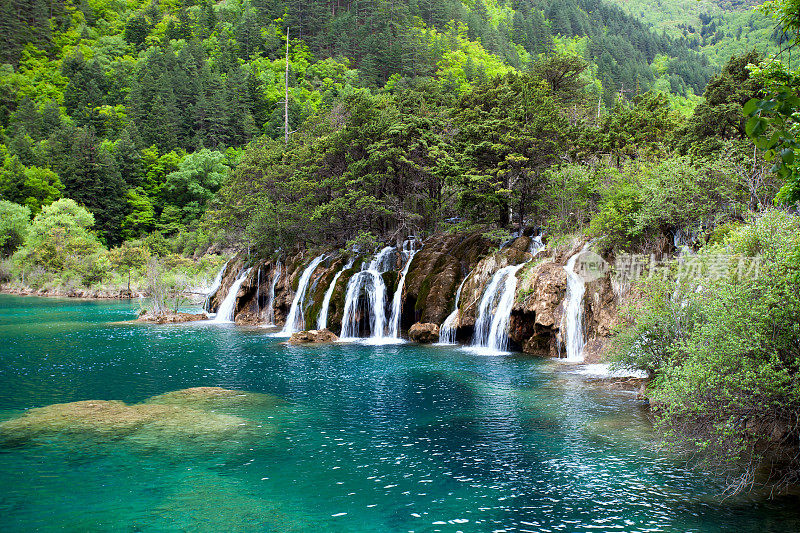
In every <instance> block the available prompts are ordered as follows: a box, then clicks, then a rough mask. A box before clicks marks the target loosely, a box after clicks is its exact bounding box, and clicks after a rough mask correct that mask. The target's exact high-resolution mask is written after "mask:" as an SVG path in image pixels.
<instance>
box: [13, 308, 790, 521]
mask: <svg viewBox="0 0 800 533" xmlns="http://www.w3.org/2000/svg"><path fill="white" fill-rule="evenodd" d="M137 311H138V304H137V303H136V302H96V301H76V300H59V299H43V298H25V297H13V296H6V295H0V354H2V355H0V421H5V420H9V419H13V418H16V417H18V416H20V415H22V414H23V413H24V412H25V410H27V409H30V408H35V407H43V406H47V405H50V404H59V403H66V402H76V401H81V400H119V401H122V402H125V403H126V404H129V405H134V404H140V403H141V402H145V401H147V400H148V399H149V398H152V397H153V396H156V395H161V394H164V393H169V392H171V391H177V390H180V389H186V388H189V387H200V386H204V387H210V386H214V387H223V388H226V389H235V390H241V391H249V392H253V393H261V394H263V395H269V396H261V395H256V396H253V398H259V399H258V400H253V401H249V402H248V401H243V402H241V404H239V403H236V402H232V403H230V404H227V405H225V406H224V407H221V408H208V407H206V409H207V411H198V410H196V409H192V410H186V411H179V409H183V407H180V408H175V409H176V410H175V411H174V412H175V413H177V414H178V415H179V416H180V417H182V418H178V419H177V420H185V421H186V422H185V424H188V426H187V427H184V428H176V427H172V426H170V427H164V426H158V427H157V429H156V430H153V429H152V428H151V430H142V431H138V432H136V433H124V432H118V431H117V430H116V429H114V428H112V429H110V430H109V431H108V433H107V434H104V435H102V436H98V435H97V434H91V435H90V434H86V433H82V432H81V431H78V430H75V431H62V432H60V433H53V432H51V433H46V432H45V433H42V434H41V435H39V436H38V437H37V438H35V439H28V440H24V439H23V440H11V441H9V440H5V441H4V446H3V447H0V524H2V531H4V532H8V531H131V532H133V531H341V532H351V531H352V532H357V531H365V532H395V531H398V532H400V531H426V532H427V531H448V532H450V531H452V532H455V531H464V532H467V531H481V532H484V531H485V532H491V531H498V532H499V531H508V532H512V531H513V532H518V531H564V532H572V531H592V532H599V531H699V532H714V531H741V532H744V531H782V532H783V531H800V503H798V500H796V499H789V498H784V499H776V500H767V499H764V498H761V497H758V496H753V495H751V496H743V497H737V498H729V499H724V498H721V497H720V491H721V487H722V484H721V482H720V480H716V479H714V478H713V477H712V476H710V475H709V474H707V473H703V472H702V471H699V470H697V469H694V468H692V467H691V466H689V465H687V463H686V461H685V460H684V459H681V458H679V457H674V456H671V455H669V454H667V453H665V452H659V451H658V449H657V440H656V437H655V435H654V433H653V431H652V429H651V427H650V424H649V422H648V418H647V412H646V410H645V409H644V408H643V406H642V405H641V402H639V401H637V400H636V398H635V396H634V395H632V394H630V393H626V392H615V391H607V390H603V389H600V388H597V387H593V386H589V385H587V384H586V383H584V381H583V379H582V378H580V377H579V376H575V375H571V374H568V373H564V372H563V371H558V368H557V367H556V366H555V365H553V364H552V363H551V362H547V361H540V360H535V359H531V358H528V357H523V356H521V355H510V356H503V357H485V356H478V355H474V354H471V353H467V352H465V351H462V350H460V349H458V348H456V347H435V346H434V347H421V346H417V345H414V344H403V345H391V346H362V345H353V344H335V345H330V346H318V347H290V346H287V345H284V344H282V342H283V341H285V339H276V338H272V337H270V336H269V334H268V333H269V332H268V331H267V330H264V329H259V328H240V327H236V326H233V325H218V324H208V323H196V324H188V325H177V326H175V325H170V326H144V325H133V324H116V323H115V322H119V321H126V320H130V319H132V318H134V316H135V314H136V312H137ZM152 401H157V400H151V402H152ZM170 412H172V411H170ZM223 415H224V416H225V417H226V418H224V420H228V421H230V420H239V419H241V420H242V423H241V424H240V425H241V426H242V428H243V429H242V431H239V430H238V429H239V428H233V429H231V431H234V433H233V434H232V435H233V436H231V435H229V434H227V433H224V431H221V430H220V432H215V430H214V431H212V429H213V428H212V425H213V424H217V423H219V424H222V422H220V420H223V419H221V418H214V417H221V416H223ZM176 416H177V415H176ZM236 417H238V418H236ZM59 423H61V424H67V425H69V420H61V421H59ZM214 427H216V426H214ZM187 428H188V429H187ZM192 428H194V429H193V430H192V431H190V430H189V429H192ZM204 428H207V429H208V431H204ZM217 429H219V428H217ZM227 429H229V428H227ZM227 429H226V430H227ZM148 431H149V432H148ZM172 435H174V437H173V436H172Z"/></svg>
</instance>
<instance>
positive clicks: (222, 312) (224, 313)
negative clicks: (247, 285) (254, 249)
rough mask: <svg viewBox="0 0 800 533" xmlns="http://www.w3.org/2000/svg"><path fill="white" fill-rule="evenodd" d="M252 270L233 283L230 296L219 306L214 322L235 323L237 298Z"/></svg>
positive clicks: (246, 271)
mask: <svg viewBox="0 0 800 533" xmlns="http://www.w3.org/2000/svg"><path fill="white" fill-rule="evenodd" d="M251 270H252V269H251V268H248V269H247V270H245V271H244V272H242V273H241V274H240V275H239V277H238V278H236V281H234V282H233V285H231V288H230V290H229V291H228V294H226V295H225V299H224V300H222V303H221V304H219V309H218V310H217V316H215V317H214V322H216V323H218V324H225V323H229V322H233V319H234V314H235V313H236V297H237V295H238V294H239V288H240V287H241V286H242V283H244V280H245V279H247V275H248V274H250V271H251Z"/></svg>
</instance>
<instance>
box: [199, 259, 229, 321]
mask: <svg viewBox="0 0 800 533" xmlns="http://www.w3.org/2000/svg"><path fill="white" fill-rule="evenodd" d="M228 263H230V261H226V262H225V264H224V265H222V268H221V269H219V272H217V277H215V278H214V281H212V282H211V288H210V289H209V290H208V293H206V300H205V302H203V310H205V311H209V310H210V309H209V307H210V306H211V298H213V297H214V295H215V294H217V291H218V290H219V288H220V287H221V286H222V276H223V275H224V274H225V269H226V268H228Z"/></svg>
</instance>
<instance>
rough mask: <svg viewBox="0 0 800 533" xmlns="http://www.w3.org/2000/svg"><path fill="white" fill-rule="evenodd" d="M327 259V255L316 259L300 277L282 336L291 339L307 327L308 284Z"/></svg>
mask: <svg viewBox="0 0 800 533" xmlns="http://www.w3.org/2000/svg"><path fill="white" fill-rule="evenodd" d="M323 259H325V254H322V255H320V256H319V257H317V258H315V259H314V260H313V261H311V263H310V264H309V265H308V266H307V267H306V269H305V270H304V271H303V275H302V276H300V281H299V282H298V283H297V292H296V293H295V295H294V299H293V300H292V307H291V308H290V309H289V316H287V317H286V324H284V326H283V329H282V330H281V332H280V335H281V336H283V337H289V336H291V334H292V333H294V332H296V331H302V330H303V329H304V328H305V327H306V320H305V317H304V316H303V304H304V303H305V301H306V289H308V282H309V281H310V280H311V274H313V273H314V271H315V270H316V269H317V267H318V266H319V264H320V263H322V260H323Z"/></svg>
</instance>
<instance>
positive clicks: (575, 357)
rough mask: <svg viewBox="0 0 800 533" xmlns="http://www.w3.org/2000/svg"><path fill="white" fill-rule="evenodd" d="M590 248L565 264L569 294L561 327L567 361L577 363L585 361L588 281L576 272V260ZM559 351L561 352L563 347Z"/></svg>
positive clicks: (565, 299) (565, 298)
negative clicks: (584, 306) (585, 296)
mask: <svg viewBox="0 0 800 533" xmlns="http://www.w3.org/2000/svg"><path fill="white" fill-rule="evenodd" d="M588 248H589V245H588V244H586V245H585V246H584V247H583V250H581V251H580V252H578V253H577V254H575V255H573V256H572V257H570V258H569V261H567V264H566V265H564V271H566V273H567V294H566V296H565V297H564V304H563V305H564V314H563V315H562V317H561V325H560V329H561V331H562V339H563V342H564V348H565V349H566V352H567V361H570V362H576V363H579V362H582V361H583V348H584V346H585V344H586V341H585V339H584V331H583V293H584V292H585V291H586V282H585V281H584V279H583V278H582V277H581V276H580V275H578V274H577V273H576V272H575V262H576V261H577V260H578V258H579V257H580V255H581V254H582V253H583V252H584V251H586V250H587V249H588ZM558 352H559V354H560V353H561V347H559V350H558Z"/></svg>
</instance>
